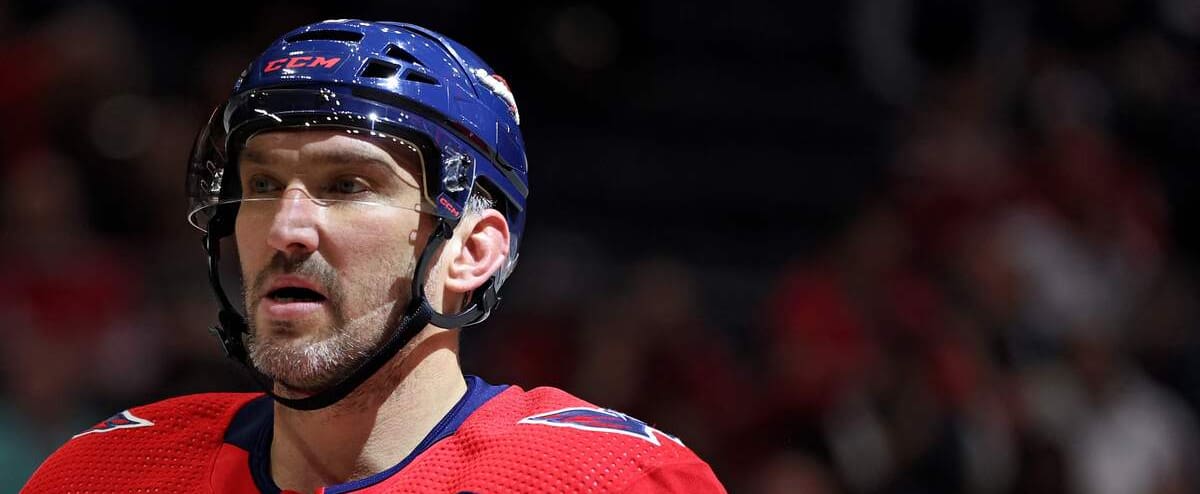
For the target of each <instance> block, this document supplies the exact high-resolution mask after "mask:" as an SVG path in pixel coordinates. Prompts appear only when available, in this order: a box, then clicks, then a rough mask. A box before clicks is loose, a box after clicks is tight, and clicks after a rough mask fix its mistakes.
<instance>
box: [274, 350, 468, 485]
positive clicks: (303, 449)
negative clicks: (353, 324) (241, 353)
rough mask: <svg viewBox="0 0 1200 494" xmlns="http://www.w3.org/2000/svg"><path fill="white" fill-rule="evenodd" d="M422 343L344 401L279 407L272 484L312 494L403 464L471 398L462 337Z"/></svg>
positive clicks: (378, 373)
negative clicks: (304, 408)
mask: <svg viewBox="0 0 1200 494" xmlns="http://www.w3.org/2000/svg"><path fill="white" fill-rule="evenodd" d="M422 336H425V335H419V336H418V337H417V338H414V340H413V342H411V343H410V345H409V346H408V347H407V348H405V350H403V351H401V352H400V354H399V355H397V356H396V357H395V358H393V359H392V362H391V363H389V364H388V365H386V366H384V367H383V368H382V369H380V370H379V372H377V373H376V375H375V376H372V377H371V378H370V379H368V380H367V381H366V382H365V383H363V385H362V386H360V387H359V389H358V390H355V391H354V392H353V393H351V394H350V396H348V397H346V398H345V399H343V400H342V401H340V402H338V403H336V404H334V405H332V406H330V407H328V408H324V409H320V410H314V411H298V410H292V409H290V408H287V407H284V406H282V405H280V404H278V403H276V404H275V426H274V436H273V439H272V441H271V476H272V477H273V478H274V479H275V483H276V485H278V486H279V487H280V488H282V489H288V490H294V491H298V492H313V491H315V490H316V489H317V488H318V487H320V486H325V485H331V484H338V483H343V482H348V481H351V480H355V479H360V478H363V477H367V476H370V475H372V474H375V473H378V472H381V471H383V470H386V469H388V468H389V467H391V466H393V465H395V464H397V463H399V462H400V461H401V460H403V459H404V458H405V457H407V456H408V455H409V454H410V453H412V452H413V450H414V449H416V447H417V446H418V445H419V444H420V443H421V440H422V439H424V438H425V436H426V435H428V433H429V432H430V431H431V430H432V429H433V428H434V427H436V426H437V424H438V422H439V421H440V420H441V419H442V417H444V416H445V415H446V414H447V413H449V411H450V410H451V409H452V408H454V405H455V403H457V402H458V401H459V399H461V398H462V396H463V395H464V394H465V393H466V391H467V385H466V381H465V380H464V379H463V375H462V370H461V369H460V368H459V366H458V356H457V334H456V332H447V331H438V332H435V333H433V334H432V335H430V336H425V337H424V338H422Z"/></svg>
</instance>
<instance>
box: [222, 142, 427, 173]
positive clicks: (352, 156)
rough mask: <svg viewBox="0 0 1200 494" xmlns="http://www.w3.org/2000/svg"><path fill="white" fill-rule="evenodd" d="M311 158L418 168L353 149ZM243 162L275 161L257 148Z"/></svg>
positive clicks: (322, 152) (335, 162)
mask: <svg viewBox="0 0 1200 494" xmlns="http://www.w3.org/2000/svg"><path fill="white" fill-rule="evenodd" d="M309 158H310V159H312V160H314V161H317V162H320V163H325V164H331V165H360V164H368V165H378V166H382V167H384V168H387V169H388V170H392V171H394V170H395V168H394V167H395V166H396V165H399V166H401V167H404V166H408V165H411V166H418V165H417V163H408V161H410V160H406V159H403V158H401V157H398V156H395V155H393V156H391V158H392V161H394V162H395V165H393V164H392V163H391V162H389V161H388V160H387V159H385V158H383V157H381V156H377V155H373V154H370V153H363V152H359V151H355V150H353V149H325V150H320V151H315V152H313V153H312V154H310V155H309ZM241 160H242V161H244V162H252V163H254V164H258V165H270V164H271V163H272V161H273V160H272V159H271V152H270V151H269V150H263V149H256V148H246V149H245V150H243V151H242V157H241Z"/></svg>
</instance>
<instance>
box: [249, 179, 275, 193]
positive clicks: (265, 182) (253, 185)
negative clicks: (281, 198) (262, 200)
mask: <svg viewBox="0 0 1200 494" xmlns="http://www.w3.org/2000/svg"><path fill="white" fill-rule="evenodd" d="M247 188H248V189H250V191H251V192H253V193H255V194H265V193H268V192H274V191H277V190H279V186H278V184H276V183H275V181H274V180H271V179H269V178H267V177H264V176H261V175H259V176H254V177H250V183H249V184H248V186H247Z"/></svg>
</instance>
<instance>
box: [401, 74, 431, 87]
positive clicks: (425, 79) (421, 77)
mask: <svg viewBox="0 0 1200 494" xmlns="http://www.w3.org/2000/svg"><path fill="white" fill-rule="evenodd" d="M404 80H406V81H413V82H420V83H423V84H432V85H434V86H436V85H438V80H437V79H434V78H432V77H429V76H427V75H425V74H422V73H420V72H417V71H415V70H410V71H408V72H406V73H405V74H404Z"/></svg>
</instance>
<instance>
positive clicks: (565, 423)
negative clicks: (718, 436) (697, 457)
mask: <svg viewBox="0 0 1200 494" xmlns="http://www.w3.org/2000/svg"><path fill="white" fill-rule="evenodd" d="M517 423H518V424H540V425H549V426H551V427H567V428H571V429H579V430H582V431H592V432H608V433H612V434H624V435H626V436H631V437H636V438H638V439H641V440H643V441H646V442H649V443H651V444H653V445H655V446H661V445H662V443H660V442H659V441H658V436H663V437H665V438H667V439H670V440H672V441H675V442H676V443H677V444H679V445H680V446H682V445H683V442H682V441H680V440H679V439H678V438H676V437H675V436H672V435H670V434H667V433H665V432H663V431H660V430H658V429H655V428H653V427H650V426H649V425H646V423H645V422H642V421H641V420H638V419H635V418H633V417H630V416H628V415H625V414H623V413H621V412H618V411H615V410H608V409H605V408H586V407H572V408H564V409H562V410H555V411H553V412H546V413H539V414H537V415H531V416H528V417H525V418H523V419H521V420H518V421H517Z"/></svg>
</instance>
